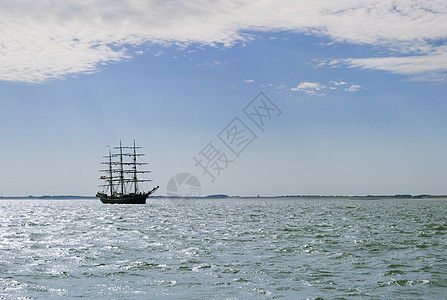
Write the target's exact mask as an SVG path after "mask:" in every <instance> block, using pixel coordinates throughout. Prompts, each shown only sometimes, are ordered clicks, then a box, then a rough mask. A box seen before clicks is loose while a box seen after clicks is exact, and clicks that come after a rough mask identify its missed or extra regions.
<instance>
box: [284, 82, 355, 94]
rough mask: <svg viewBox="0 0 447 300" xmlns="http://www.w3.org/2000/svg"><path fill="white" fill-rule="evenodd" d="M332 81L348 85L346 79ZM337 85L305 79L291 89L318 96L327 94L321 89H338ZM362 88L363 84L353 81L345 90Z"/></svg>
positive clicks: (353, 90) (339, 84) (336, 83)
mask: <svg viewBox="0 0 447 300" xmlns="http://www.w3.org/2000/svg"><path fill="white" fill-rule="evenodd" d="M329 82H330V83H332V84H333V85H335V86H343V85H347V84H348V83H346V82H345V81H338V82H337V81H333V80H331V81H329ZM335 86H326V85H324V84H321V83H319V82H309V81H303V82H300V83H298V85H297V86H296V87H294V88H291V89H290V90H291V91H294V92H303V93H305V94H307V95H316V96H326V94H325V93H322V92H321V90H324V89H326V90H332V91H334V90H337V87H335ZM360 89H361V86H360V85H358V84H354V83H352V84H351V85H350V86H349V87H348V88H345V89H344V90H345V91H347V92H352V93H354V92H357V91H359V90H360Z"/></svg>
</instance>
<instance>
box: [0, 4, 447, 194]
mask: <svg viewBox="0 0 447 300" xmlns="http://www.w3.org/2000/svg"><path fill="white" fill-rule="evenodd" d="M446 94H447V3H446V2H445V1H436V0H433V1H425V0H424V1H419V0H405V1H404V0H395V1H391V0H381V1H373V0H363V1H359V0H355V1H354V0H353V1H349V0H347V1H324V0H317V1H315V0H313V1H288V0H279V1H267V0H258V1H247V2H244V1H233V0H228V1H204V0H202V1H179V0H171V1H138V0H124V1H105V0H90V1H69V0H67V1H51V0H46V1H38V2H36V1H2V2H0V104H1V110H0V126H1V128H2V135H1V149H2V150H1V154H2V155H1V158H0V168H1V172H0V182H1V183H0V195H3V196H27V195H94V194H95V193H96V192H97V191H98V187H97V186H98V185H99V184H100V180H99V176H100V175H101V174H100V173H99V172H98V170H99V169H101V164H100V163H101V161H102V159H103V158H102V156H103V155H106V154H107V151H108V150H107V149H108V148H106V146H108V145H112V146H113V145H117V144H119V142H120V140H122V142H123V144H131V143H132V142H133V139H135V140H136V142H137V144H138V145H140V146H142V147H143V152H145V153H146V154H147V155H146V156H145V160H146V161H148V162H149V168H150V169H151V170H152V173H151V177H152V178H153V179H154V181H153V184H154V185H160V189H159V191H158V192H157V194H158V195H166V192H167V183H168V182H169V180H170V179H171V178H172V177H173V176H175V175H176V174H179V173H190V174H192V175H194V176H195V177H196V178H197V179H198V181H199V182H200V186H201V194H202V195H208V194H219V193H223V194H228V195H258V194H259V195H264V196H273V195H291V194H299V195H370V194H447V175H446V174H445V170H447V157H446V153H447V118H446V116H445V113H446V112H447V99H446V96H445V95H446ZM261 123H262V124H261Z"/></svg>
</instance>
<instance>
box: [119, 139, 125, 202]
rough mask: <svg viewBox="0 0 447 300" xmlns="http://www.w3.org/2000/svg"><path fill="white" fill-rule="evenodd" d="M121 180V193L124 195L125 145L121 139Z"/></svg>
mask: <svg viewBox="0 0 447 300" xmlns="http://www.w3.org/2000/svg"><path fill="white" fill-rule="evenodd" d="M120 181H121V195H124V168H123V146H122V145H121V140H120Z"/></svg>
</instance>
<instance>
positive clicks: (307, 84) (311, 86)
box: [290, 81, 325, 91]
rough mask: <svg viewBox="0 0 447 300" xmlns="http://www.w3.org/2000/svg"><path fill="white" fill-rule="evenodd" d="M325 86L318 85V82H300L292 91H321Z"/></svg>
mask: <svg viewBox="0 0 447 300" xmlns="http://www.w3.org/2000/svg"><path fill="white" fill-rule="evenodd" d="M324 88H325V86H324V85H322V84H320V83H318V82H308V81H304V82H300V83H299V84H298V85H297V86H296V87H295V88H291V89H290V90H292V91H300V90H306V89H311V90H317V91H319V90H321V89H324Z"/></svg>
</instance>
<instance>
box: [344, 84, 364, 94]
mask: <svg viewBox="0 0 447 300" xmlns="http://www.w3.org/2000/svg"><path fill="white" fill-rule="evenodd" d="M360 88H361V86H360V85H358V84H351V86H350V87H348V88H345V91H348V92H351V93H355V92H357V91H359V90H360Z"/></svg>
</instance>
